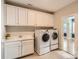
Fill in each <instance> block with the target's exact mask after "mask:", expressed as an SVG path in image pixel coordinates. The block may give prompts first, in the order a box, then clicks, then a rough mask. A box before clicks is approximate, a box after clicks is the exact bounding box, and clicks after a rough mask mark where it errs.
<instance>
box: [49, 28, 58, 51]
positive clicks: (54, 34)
mask: <svg viewBox="0 0 79 59" xmlns="http://www.w3.org/2000/svg"><path fill="white" fill-rule="evenodd" d="M48 32H49V34H50V50H54V49H57V48H58V31H57V30H56V29H50V30H48Z"/></svg>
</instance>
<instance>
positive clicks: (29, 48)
mask: <svg viewBox="0 0 79 59" xmlns="http://www.w3.org/2000/svg"><path fill="white" fill-rule="evenodd" d="M33 44H34V43H33V40H29V41H22V56H24V55H28V54H31V53H34V45H33Z"/></svg>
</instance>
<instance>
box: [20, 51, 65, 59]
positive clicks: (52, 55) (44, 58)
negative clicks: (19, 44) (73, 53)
mask: <svg viewBox="0 0 79 59" xmlns="http://www.w3.org/2000/svg"><path fill="white" fill-rule="evenodd" d="M57 52H58V51H57ZM57 52H56V51H52V52H49V53H47V54H44V55H41V56H39V55H38V54H37V53H34V54H33V55H30V56H26V57H24V58H21V59H61V58H63V57H62V56H60V55H58V53H59V52H58V53H57ZM63 59H64V58H63Z"/></svg>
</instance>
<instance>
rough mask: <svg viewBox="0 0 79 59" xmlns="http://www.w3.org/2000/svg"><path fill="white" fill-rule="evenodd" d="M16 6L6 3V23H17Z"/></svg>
mask: <svg viewBox="0 0 79 59" xmlns="http://www.w3.org/2000/svg"><path fill="white" fill-rule="evenodd" d="M17 16H18V8H17V7H16V6H11V5H7V24H6V25H17V24H18V17H17Z"/></svg>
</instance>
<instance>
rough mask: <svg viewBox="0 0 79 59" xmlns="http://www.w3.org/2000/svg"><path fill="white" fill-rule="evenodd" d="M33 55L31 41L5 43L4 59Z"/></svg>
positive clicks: (32, 43)
mask: <svg viewBox="0 0 79 59" xmlns="http://www.w3.org/2000/svg"><path fill="white" fill-rule="evenodd" d="M31 53H34V42H33V40H25V41H15V42H6V43H5V48H4V54H5V59H15V58H17V57H21V56H25V55H28V54H31Z"/></svg>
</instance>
